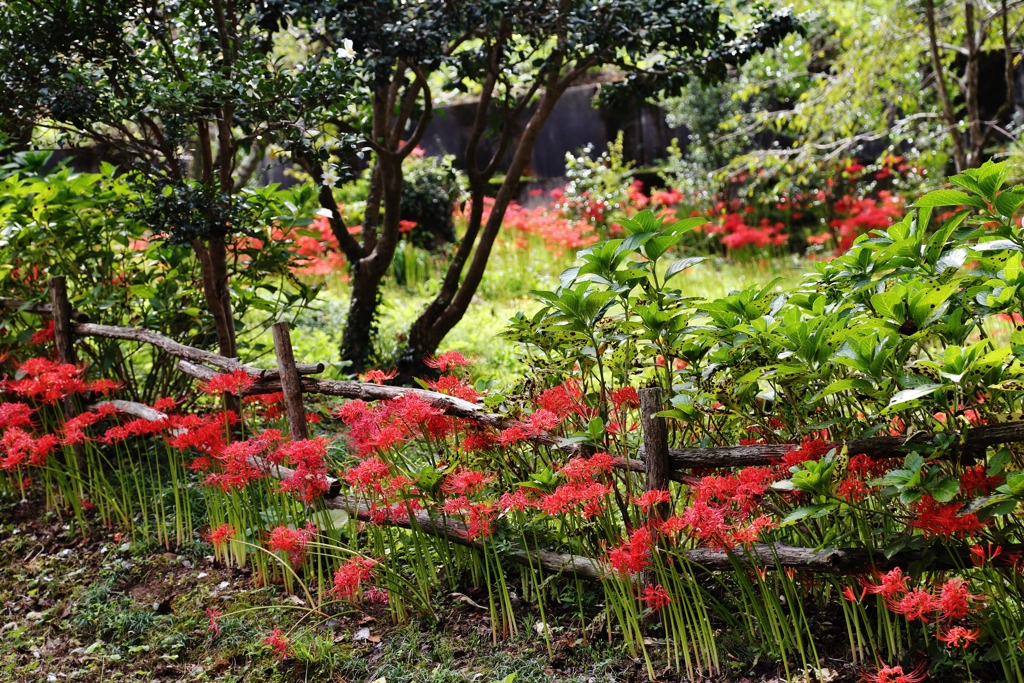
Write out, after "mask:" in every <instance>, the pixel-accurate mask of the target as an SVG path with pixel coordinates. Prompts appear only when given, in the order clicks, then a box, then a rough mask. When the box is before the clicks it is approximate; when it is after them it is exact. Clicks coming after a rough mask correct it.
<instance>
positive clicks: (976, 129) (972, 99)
mask: <svg viewBox="0 0 1024 683" xmlns="http://www.w3.org/2000/svg"><path fill="white" fill-rule="evenodd" d="M974 20H975V17H974V2H972V1H971V0H968V1H967V2H966V3H964V22H965V24H966V30H965V31H964V33H965V34H966V36H965V37H966V39H967V66H966V67H965V68H964V99H965V100H966V101H967V133H968V140H969V143H970V147H969V149H968V153H967V167H968V168H974V167H977V166H980V165H981V157H982V154H983V153H984V149H985V140H986V138H987V137H988V136H987V135H986V134H985V131H984V127H983V121H982V120H981V107H980V106H979V104H978V80H979V68H980V65H979V63H978V62H979V59H980V57H981V42H982V41H984V38H985V37H984V35H982V36H978V35H977V34H975V21H974Z"/></svg>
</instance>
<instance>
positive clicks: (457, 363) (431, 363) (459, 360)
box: [423, 351, 472, 372]
mask: <svg viewBox="0 0 1024 683" xmlns="http://www.w3.org/2000/svg"><path fill="white" fill-rule="evenodd" d="M423 364H424V365H426V366H427V367H428V368H435V369H437V370H440V371H441V372H448V371H449V370H452V369H454V368H463V367H467V366H469V365H472V363H471V362H470V361H469V359H467V358H466V357H465V356H463V355H462V354H461V353H459V352H458V351H445V352H444V353H442V354H441V355H440V356H438V357H437V358H430V357H427V358H424V359H423Z"/></svg>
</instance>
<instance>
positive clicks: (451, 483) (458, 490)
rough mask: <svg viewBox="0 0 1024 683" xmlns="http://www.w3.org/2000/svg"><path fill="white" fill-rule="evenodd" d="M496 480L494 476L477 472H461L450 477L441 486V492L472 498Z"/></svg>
mask: <svg viewBox="0 0 1024 683" xmlns="http://www.w3.org/2000/svg"><path fill="white" fill-rule="evenodd" d="M494 479H495V475H493V474H485V473H483V472H477V471H476V470H461V471H459V472H455V473H453V474H450V475H448V477H446V478H445V480H444V483H443V484H442V485H441V490H442V491H444V492H445V493H447V494H454V495H456V496H472V495H473V494H475V493H479V492H480V491H481V489H483V488H484V487H485V486H487V484H489V483H491V482H492V481H494Z"/></svg>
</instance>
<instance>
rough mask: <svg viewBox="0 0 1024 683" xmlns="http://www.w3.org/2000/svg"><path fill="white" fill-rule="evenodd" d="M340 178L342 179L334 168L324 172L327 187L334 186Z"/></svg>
mask: <svg viewBox="0 0 1024 683" xmlns="http://www.w3.org/2000/svg"><path fill="white" fill-rule="evenodd" d="M338 180H340V177H339V176H338V174H337V173H335V172H334V171H333V170H329V171H327V173H324V178H323V182H324V185H326V186H327V187H334V186H335V185H336V184H337V182H338Z"/></svg>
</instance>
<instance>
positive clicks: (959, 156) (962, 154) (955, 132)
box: [925, 0, 967, 173]
mask: <svg viewBox="0 0 1024 683" xmlns="http://www.w3.org/2000/svg"><path fill="white" fill-rule="evenodd" d="M925 15H926V18H927V20H928V52H929V54H930V56H931V61H932V71H934V72H935V89H936V91H937V92H938V94H939V102H941V104H942V118H943V121H945V123H946V128H947V129H948V130H949V136H950V138H952V140H953V163H954V164H955V165H956V171H957V173H960V172H962V171H963V170H964V169H965V168H967V152H966V150H965V145H964V137H963V135H962V134H961V133H960V129H959V128H957V125H958V121H957V119H956V115H955V113H954V112H953V101H952V99H951V98H950V96H949V89H948V88H946V70H945V69H944V68H943V66H942V59H941V58H940V57H939V39H938V34H937V31H936V28H935V3H934V0H926V2H925Z"/></svg>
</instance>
